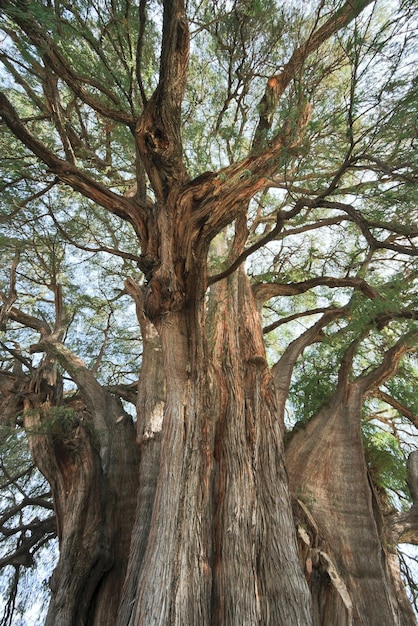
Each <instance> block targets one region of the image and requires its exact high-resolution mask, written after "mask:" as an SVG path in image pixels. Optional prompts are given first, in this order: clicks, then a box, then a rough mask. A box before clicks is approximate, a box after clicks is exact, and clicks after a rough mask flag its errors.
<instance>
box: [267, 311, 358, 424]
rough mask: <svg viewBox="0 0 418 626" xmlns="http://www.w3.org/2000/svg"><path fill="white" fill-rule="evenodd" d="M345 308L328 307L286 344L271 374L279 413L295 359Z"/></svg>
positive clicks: (282, 406)
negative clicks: (313, 322)
mask: <svg viewBox="0 0 418 626" xmlns="http://www.w3.org/2000/svg"><path fill="white" fill-rule="evenodd" d="M347 308H348V307H341V308H339V309H328V310H327V311H326V312H325V313H324V315H323V316H322V317H321V319H320V320H318V321H317V322H316V324H314V325H313V326H312V327H311V328H308V330H307V331H305V332H304V333H303V334H302V335H301V336H300V337H298V338H297V339H295V340H294V341H292V342H291V343H290V344H289V345H288V347H287V348H286V350H285V351H284V352H283V355H282V356H281V357H280V359H279V361H278V362H277V363H276V364H275V365H274V366H273V368H272V374H273V376H274V380H275V383H276V386H277V389H278V391H279V407H280V410H279V415H281V414H282V412H283V410H284V404H285V402H286V398H287V395H288V392H289V386H290V380H291V377H292V371H293V367H294V365H295V363H296V361H297V359H298V358H299V356H300V355H301V354H302V352H303V351H304V350H305V348H307V347H308V346H309V345H311V344H312V343H315V342H316V341H320V340H321V339H322V337H323V333H322V329H323V328H324V326H326V325H327V324H329V323H330V322H332V321H333V320H335V319H337V318H339V317H341V316H342V315H344V314H345V313H346V312H347Z"/></svg>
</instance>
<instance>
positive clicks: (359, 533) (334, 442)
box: [286, 345, 416, 626]
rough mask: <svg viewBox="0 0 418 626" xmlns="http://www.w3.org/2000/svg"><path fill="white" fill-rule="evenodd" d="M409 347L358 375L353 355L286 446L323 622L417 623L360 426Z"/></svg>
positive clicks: (317, 620) (317, 617)
mask: <svg viewBox="0 0 418 626" xmlns="http://www.w3.org/2000/svg"><path fill="white" fill-rule="evenodd" d="M405 350H406V348H405V346H403V348H402V347H401V346H400V345H399V346H395V347H394V348H393V349H392V350H391V351H389V352H390V353H388V354H387V355H386V357H385V359H384V362H383V363H382V365H381V366H379V367H378V368H376V369H375V370H374V371H372V372H371V373H370V374H368V375H367V376H365V377H364V378H359V379H357V380H356V381H354V382H349V373H350V363H351V360H350V358H352V354H351V355H349V356H348V358H346V359H345V362H343V365H342V367H341V370H340V376H339V383H338V386H337V389H336V391H335V393H334V395H333V396H332V398H331V399H330V401H329V403H328V405H327V406H326V407H324V408H323V409H322V410H321V411H320V412H319V413H318V414H317V415H316V416H315V417H313V418H311V420H310V421H309V422H308V424H307V425H306V427H304V428H301V429H300V430H299V431H298V432H296V433H295V434H294V436H293V437H292V439H291V440H290V443H289V444H288V446H287V449H286V467H287V469H288V473H289V481H290V488H291V492H292V494H293V497H294V500H295V516H296V520H297V525H298V535H299V546H300V555H301V560H302V564H303V566H304V568H305V575H306V577H307V580H308V582H309V585H310V589H311V593H312V598H313V615H314V624H315V625H318V626H319V625H328V624H338V625H342V626H343V625H345V624H347V626H351V625H356V626H357V625H358V626H360V625H362V624H368V625H370V626H374V625H375V626H386V625H387V626H394V625H396V626H406V625H408V626H410V625H412V624H416V619H415V617H414V615H413V611H412V609H411V606H410V604H409V603H408V602H407V601H406V597H405V592H404V590H403V588H402V584H401V582H400V574H399V565H398V564H397V559H396V556H395V554H394V551H393V550H394V549H393V546H390V545H388V538H389V536H388V533H387V524H386V522H385V521H384V519H383V516H382V513H381V510H380V507H379V505H378V503H377V501H376V498H375V495H374V491H373V490H372V487H371V483H370V481H369V477H368V472H367V464H366V460H365V456H364V451H363V444H362V437H361V428H360V426H361V408H362V403H363V396H364V393H365V391H366V390H367V389H369V388H370V387H371V386H372V385H374V384H379V382H381V380H382V379H384V377H387V376H389V375H390V374H391V373H393V371H394V368H395V367H396V364H397V362H398V361H399V358H400V355H401V353H403V352H404V351H405ZM377 607H378V609H377Z"/></svg>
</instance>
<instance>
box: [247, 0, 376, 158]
mask: <svg viewBox="0 0 418 626" xmlns="http://www.w3.org/2000/svg"><path fill="white" fill-rule="evenodd" d="M371 2H372V0H358V1H356V2H353V1H352V0H348V1H347V2H346V3H345V4H344V5H343V6H342V7H341V8H340V9H339V10H338V11H336V12H335V13H334V14H333V15H332V16H331V17H330V18H329V20H327V21H326V22H325V24H323V25H322V26H321V27H320V28H318V29H317V30H316V31H314V32H313V33H312V34H311V36H310V37H309V39H308V40H307V41H306V42H305V43H304V44H303V45H302V46H300V47H299V48H297V49H296V50H295V51H294V52H293V54H292V56H291V57H290V59H289V61H288V62H287V63H286V65H285V66H284V67H283V69H282V71H281V72H280V73H279V74H275V75H274V76H271V77H270V78H269V80H268V82H267V87H266V91H265V93H264V96H263V98H262V100H261V102H260V105H259V111H260V120H259V123H258V127H257V130H256V133H255V137H254V143H253V150H255V149H256V148H257V147H258V145H259V144H260V143H261V142H262V140H263V138H264V136H265V133H266V131H268V130H269V129H270V128H271V126H272V119H273V114H274V113H275V111H276V109H277V105H278V103H279V100H280V97H281V96H282V94H283V93H284V91H285V90H286V88H287V87H288V85H289V84H290V82H291V81H292V80H294V79H295V78H297V75H298V73H299V72H300V70H301V68H302V66H303V64H304V62H305V60H306V59H307V57H308V56H309V55H311V54H312V53H313V52H315V51H316V50H317V49H318V48H319V47H320V46H321V45H322V44H323V43H324V42H325V41H327V40H328V39H330V38H331V37H332V36H333V35H335V34H336V33H337V32H338V31H339V30H341V29H342V28H345V27H346V26H347V25H348V24H349V23H350V22H351V21H352V20H353V19H355V18H356V17H357V16H358V15H359V14H360V13H361V12H362V11H363V10H364V9H365V8H366V7H367V6H368V5H369V4H371Z"/></svg>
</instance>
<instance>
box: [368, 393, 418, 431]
mask: <svg viewBox="0 0 418 626" xmlns="http://www.w3.org/2000/svg"><path fill="white" fill-rule="evenodd" d="M371 395H372V396H373V397H374V398H379V400H382V401H383V402H386V404H389V406H391V407H392V408H393V409H395V411H398V413H400V414H401V415H403V416H404V417H406V418H407V419H408V420H409V421H410V422H411V424H413V425H414V426H415V428H417V429H418V416H417V415H416V414H415V413H414V412H413V411H411V409H409V408H408V407H407V406H405V405H404V404H402V403H401V402H399V400H396V398H393V397H392V396H390V395H389V394H388V393H386V392H385V391H382V390H381V389H374V390H373V391H372V393H371Z"/></svg>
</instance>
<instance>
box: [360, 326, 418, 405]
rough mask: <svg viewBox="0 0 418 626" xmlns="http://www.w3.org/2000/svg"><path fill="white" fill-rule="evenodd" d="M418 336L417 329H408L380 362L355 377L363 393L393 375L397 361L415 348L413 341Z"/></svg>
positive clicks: (397, 364)
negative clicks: (370, 369) (365, 372)
mask: <svg viewBox="0 0 418 626" xmlns="http://www.w3.org/2000/svg"><path fill="white" fill-rule="evenodd" d="M417 336H418V331H410V332H409V333H406V334H405V335H403V336H402V337H401V338H400V339H399V340H398V341H397V342H396V343H395V345H394V346H392V348H390V349H389V350H388V351H387V352H385V355H384V357H383V360H382V362H381V364H380V365H379V366H378V367H376V368H375V369H373V370H372V371H371V372H369V373H368V374H366V375H364V376H360V377H359V378H357V381H356V382H357V384H358V385H359V387H360V389H361V390H362V392H363V393H365V392H366V391H369V390H371V389H374V388H376V387H379V385H381V384H382V383H384V382H385V380H387V379H388V378H390V377H391V376H393V375H394V374H395V372H396V370H397V369H398V366H399V362H400V360H401V359H402V357H403V356H404V355H405V354H407V353H408V352H413V351H415V350H416V346H415V345H414V342H415V340H416V338H417Z"/></svg>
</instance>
